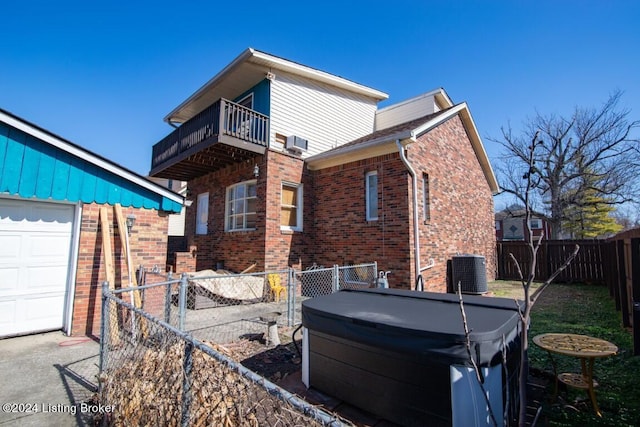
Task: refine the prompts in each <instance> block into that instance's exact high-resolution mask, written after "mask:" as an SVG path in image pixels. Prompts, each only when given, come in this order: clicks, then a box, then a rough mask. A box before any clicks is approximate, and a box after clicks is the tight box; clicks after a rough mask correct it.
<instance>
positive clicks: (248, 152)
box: [149, 98, 269, 181]
mask: <svg viewBox="0 0 640 427" xmlns="http://www.w3.org/2000/svg"><path fill="white" fill-rule="evenodd" d="M268 140H269V117H267V116H265V115H264V114H260V113H258V112H257V111H253V110H251V109H249V108H246V107H243V106H242V105H239V104H236V103H234V102H231V101H228V100H226V99H223V98H221V99H220V100H218V101H216V102H215V103H214V104H213V105H211V106H210V107H208V108H206V109H205V110H203V111H201V112H200V113H198V114H197V115H196V116H194V117H193V118H191V119H190V120H188V121H186V122H185V123H183V124H182V125H181V126H180V127H179V128H177V129H176V130H175V131H173V132H172V133H171V134H169V135H168V136H166V137H165V138H164V139H162V140H161V141H160V142H158V143H157V144H155V145H154V146H153V153H152V158H151V172H150V173H149V174H150V175H151V176H155V177H160V178H169V179H176V180H181V181H188V180H190V179H193V178H196V177H198V176H202V175H205V174H207V173H209V172H213V171H216V170H219V169H222V168H224V167H226V166H228V165H230V164H232V163H240V162H243V161H245V160H247V159H250V158H252V157H255V156H256V154H263V153H264V152H265V150H266V148H267V145H268Z"/></svg>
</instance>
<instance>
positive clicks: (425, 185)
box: [422, 173, 431, 223]
mask: <svg viewBox="0 0 640 427" xmlns="http://www.w3.org/2000/svg"><path fill="white" fill-rule="evenodd" d="M422 207H423V210H424V212H423V214H422V219H423V220H424V222H425V223H426V222H429V221H430V220H431V206H430V202H429V174H426V173H423V174H422Z"/></svg>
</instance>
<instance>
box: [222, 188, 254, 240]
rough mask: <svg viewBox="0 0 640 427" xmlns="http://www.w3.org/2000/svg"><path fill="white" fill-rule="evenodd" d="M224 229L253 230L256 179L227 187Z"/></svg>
mask: <svg viewBox="0 0 640 427" xmlns="http://www.w3.org/2000/svg"><path fill="white" fill-rule="evenodd" d="M225 211H226V213H225V230H226V231H238V230H255V228H256V181H255V180H253V181H246V182H241V183H240V184H236V185H232V186H231V187H228V188H227V202H226V210H225Z"/></svg>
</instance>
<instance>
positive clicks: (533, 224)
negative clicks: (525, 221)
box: [529, 218, 542, 230]
mask: <svg viewBox="0 0 640 427" xmlns="http://www.w3.org/2000/svg"><path fill="white" fill-rule="evenodd" d="M529 228H531V229H532V230H540V229H542V220H541V219H540V218H531V219H530V220H529Z"/></svg>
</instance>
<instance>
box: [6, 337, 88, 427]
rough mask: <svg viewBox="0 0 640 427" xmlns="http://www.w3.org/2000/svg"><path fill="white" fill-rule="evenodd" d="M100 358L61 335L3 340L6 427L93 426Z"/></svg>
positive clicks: (80, 341)
mask: <svg viewBox="0 0 640 427" xmlns="http://www.w3.org/2000/svg"><path fill="white" fill-rule="evenodd" d="M99 353H100V346H99V344H98V343H97V342H95V341H93V340H91V339H90V338H86V337H68V336H66V335H64V334H63V333H62V332H59V331H58V332H48V333H43V334H36V335H29V336H24V337H16V338H5V339H0V375H1V377H0V404H1V405H2V407H1V408H0V426H2V427H4V426H14V425H16V426H17V425H19V426H43V425H47V426H84V425H91V420H92V419H93V414H92V413H91V411H95V410H96V409H97V407H95V406H91V405H88V404H86V402H88V401H89V400H90V399H91V397H92V396H93V395H94V393H95V392H96V390H97V380H96V376H97V374H98V363H99Z"/></svg>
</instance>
